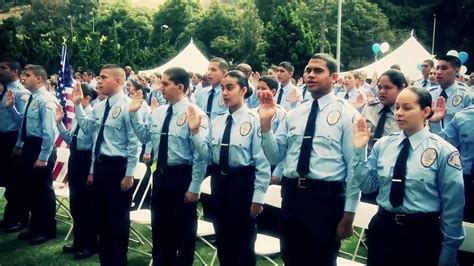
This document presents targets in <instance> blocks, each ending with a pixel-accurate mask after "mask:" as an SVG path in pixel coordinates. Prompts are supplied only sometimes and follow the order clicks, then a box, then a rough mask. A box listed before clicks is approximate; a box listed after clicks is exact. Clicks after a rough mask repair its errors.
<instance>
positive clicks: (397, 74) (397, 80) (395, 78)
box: [377, 69, 407, 91]
mask: <svg viewBox="0 0 474 266" xmlns="http://www.w3.org/2000/svg"><path fill="white" fill-rule="evenodd" d="M383 76H387V78H388V79H389V80H390V82H391V83H392V84H393V85H395V86H396V87H397V89H398V90H399V91H400V90H403V89H404V88H406V87H407V80H406V78H405V75H403V73H402V72H401V71H398V70H396V69H389V70H387V71H385V72H383V73H382V75H380V77H379V79H378V80H377V83H379V81H380V79H381V78H382V77H383Z"/></svg>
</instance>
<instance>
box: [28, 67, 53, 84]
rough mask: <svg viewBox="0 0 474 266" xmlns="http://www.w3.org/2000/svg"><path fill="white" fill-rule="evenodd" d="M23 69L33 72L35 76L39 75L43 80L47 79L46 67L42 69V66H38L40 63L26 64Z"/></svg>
mask: <svg viewBox="0 0 474 266" xmlns="http://www.w3.org/2000/svg"><path fill="white" fill-rule="evenodd" d="M25 70H26V71H31V73H33V75H35V76H37V77H41V79H42V80H43V81H47V80H48V73H47V72H46V69H44V67H43V66H40V65H28V66H27V67H25Z"/></svg>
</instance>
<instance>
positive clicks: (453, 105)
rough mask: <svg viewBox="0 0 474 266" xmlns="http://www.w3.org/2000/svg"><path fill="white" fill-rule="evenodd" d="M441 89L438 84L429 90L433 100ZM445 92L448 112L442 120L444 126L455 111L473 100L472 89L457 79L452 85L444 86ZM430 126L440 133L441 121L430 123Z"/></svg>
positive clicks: (467, 105) (470, 103)
mask: <svg viewBox="0 0 474 266" xmlns="http://www.w3.org/2000/svg"><path fill="white" fill-rule="evenodd" d="M441 90H442V89H441V87H440V86H439V85H438V86H437V87H435V88H432V89H431V90H430V93H431V97H432V98H433V101H436V100H437V99H438V98H439V95H440V93H441ZM446 94H447V95H448V100H447V101H446V107H447V108H448V113H447V114H446V117H445V118H444V120H443V121H444V126H446V125H447V124H448V123H449V122H450V121H451V119H453V117H454V115H455V114H456V113H457V112H459V111H461V110H462V109H464V108H466V107H469V106H471V105H472V104H473V102H474V95H473V93H472V91H471V90H469V88H467V87H465V86H463V85H460V84H459V83H458V82H457V81H455V82H454V83H453V85H451V86H449V87H448V88H446ZM430 126H431V131H432V132H434V133H441V130H442V127H441V121H440V122H438V123H430Z"/></svg>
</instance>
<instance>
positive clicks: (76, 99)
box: [72, 82, 84, 104]
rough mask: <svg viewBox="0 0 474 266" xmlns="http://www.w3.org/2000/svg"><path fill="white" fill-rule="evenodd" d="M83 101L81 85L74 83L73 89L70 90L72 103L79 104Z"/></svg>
mask: <svg viewBox="0 0 474 266" xmlns="http://www.w3.org/2000/svg"><path fill="white" fill-rule="evenodd" d="M83 99H84V94H83V93H82V88H81V83H79V82H76V85H75V86H74V89H72V102H73V103H74V104H80V103H81V102H82V100H83Z"/></svg>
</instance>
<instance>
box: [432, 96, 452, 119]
mask: <svg viewBox="0 0 474 266" xmlns="http://www.w3.org/2000/svg"><path fill="white" fill-rule="evenodd" d="M447 112H448V108H447V107H446V99H444V97H442V96H441V97H438V99H437V100H436V102H435V101H433V116H431V118H430V122H431V123H437V122H439V121H441V120H443V119H444V117H445V116H446V113H447Z"/></svg>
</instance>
